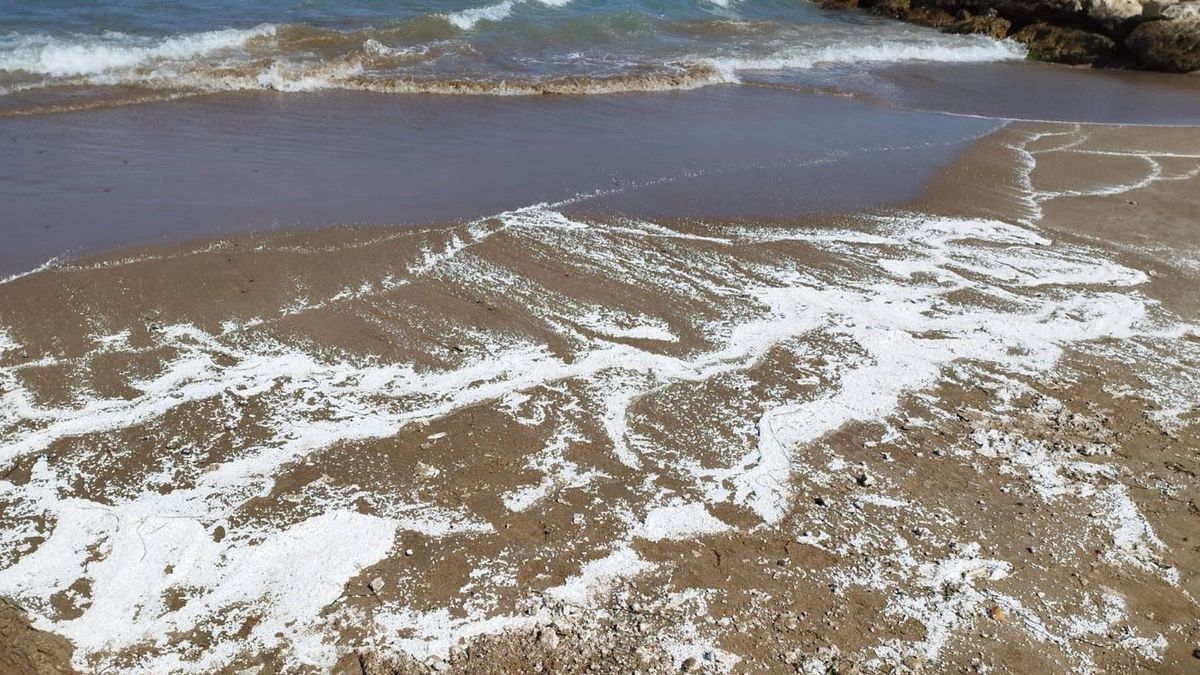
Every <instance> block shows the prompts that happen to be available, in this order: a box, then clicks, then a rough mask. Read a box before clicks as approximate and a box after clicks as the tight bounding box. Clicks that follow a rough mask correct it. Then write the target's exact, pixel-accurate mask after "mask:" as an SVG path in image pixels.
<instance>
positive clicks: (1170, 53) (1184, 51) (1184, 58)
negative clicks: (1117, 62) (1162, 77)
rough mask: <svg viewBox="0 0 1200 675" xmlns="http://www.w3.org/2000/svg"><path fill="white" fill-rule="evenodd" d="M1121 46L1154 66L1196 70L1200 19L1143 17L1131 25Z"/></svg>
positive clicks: (1199, 64)
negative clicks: (1171, 19) (1151, 18)
mask: <svg viewBox="0 0 1200 675" xmlns="http://www.w3.org/2000/svg"><path fill="white" fill-rule="evenodd" d="M1125 47H1126V48H1127V49H1129V51H1130V52H1132V53H1133V55H1134V56H1136V57H1137V58H1138V60H1139V61H1140V62H1141V63H1142V64H1143V65H1146V66H1149V67H1151V68H1154V69H1155V70H1165V71H1168V72H1172V73H1189V72H1191V71H1193V70H1200V19H1184V20H1179V21H1147V22H1146V23H1143V24H1141V25H1140V26H1138V27H1137V28H1134V29H1133V31H1132V32H1131V33H1130V34H1129V37H1128V38H1126V39H1125Z"/></svg>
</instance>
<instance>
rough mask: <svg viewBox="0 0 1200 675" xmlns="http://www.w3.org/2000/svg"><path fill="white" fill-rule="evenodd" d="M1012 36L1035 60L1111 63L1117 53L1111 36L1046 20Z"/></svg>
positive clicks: (1092, 63) (1079, 63) (1074, 64)
mask: <svg viewBox="0 0 1200 675" xmlns="http://www.w3.org/2000/svg"><path fill="white" fill-rule="evenodd" d="M1012 39H1013V40H1016V41H1017V42H1020V43H1021V44H1023V45H1025V47H1026V48H1027V49H1028V50H1029V56H1030V57H1032V58H1034V59H1037V60H1038V61H1053V62H1054V63H1066V64H1070V65H1072V66H1082V65H1095V64H1100V65H1103V64H1106V63H1111V62H1112V61H1113V60H1114V58H1115V57H1116V54H1117V43H1116V42H1114V41H1113V40H1112V39H1111V38H1108V37H1105V36H1103V35H1100V34H1098V33H1089V32H1087V31H1083V30H1078V29H1075V28H1061V27H1059V26H1051V25H1050V24H1048V23H1035V24H1033V25H1030V26H1026V27H1024V28H1022V29H1021V30H1019V31H1017V32H1016V33H1013V34H1012Z"/></svg>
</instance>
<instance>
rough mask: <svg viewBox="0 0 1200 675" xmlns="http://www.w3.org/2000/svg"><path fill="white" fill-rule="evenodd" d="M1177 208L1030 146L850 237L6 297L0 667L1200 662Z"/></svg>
mask: <svg viewBox="0 0 1200 675" xmlns="http://www.w3.org/2000/svg"><path fill="white" fill-rule="evenodd" d="M1197 195H1200V134H1196V132H1195V130H1194V129H1167V128H1127V127H1104V126H1079V125H1057V124H1056V125H1049V124H1016V125H1011V126H1009V127H1007V128H1005V129H1003V130H1001V131H999V132H997V133H996V134H993V135H992V136H989V137H988V138H985V139H984V140H982V141H980V142H979V143H977V144H976V145H975V146H973V147H972V148H971V149H970V150H969V151H968V153H967V154H966V155H965V156H964V157H962V158H961V159H960V160H959V161H957V162H956V163H955V164H954V165H953V166H951V167H949V168H948V169H947V170H946V171H945V172H944V173H943V174H942V175H941V176H940V177H939V178H938V179H937V180H936V181H935V182H934V184H933V185H931V186H930V188H929V189H928V191H927V193H926V195H925V196H924V197H922V198H921V199H920V200H919V201H917V202H915V203H912V204H908V205H905V206H903V207H902V208H897V209H892V210H888V211H880V212H878V213H871V214H857V215H845V216H839V217H821V218H819V219H817V218H814V219H811V220H800V221H794V222H730V221H715V222H710V221H703V220H689V221H686V222H678V221H671V222H667V221H661V222H646V221H638V220H629V219H621V218H617V217H613V216H611V215H607V216H606V215H600V214H596V213H589V209H588V204H587V202H586V201H583V202H576V203H570V204H559V205H540V206H535V207H530V208H527V209H523V210H519V211H514V212H509V213H505V214H501V215H499V216H496V217H493V218H487V219H483V220H479V221H476V222H472V223H468V224H463V225H455V226H446V227H431V228H419V229H411V230H410V229H405V230H351V231H331V232H318V233H300V234H291V235H271V236H269V237H260V238H253V237H252V238H241V239H238V240H230V241H220V242H215V243H212V244H209V245H205V246H203V247H199V248H175V249H170V250H154V251H136V252H129V253H127V254H123V255H119V256H110V257H107V258H102V259H94V260H85V261H79V262H76V263H72V264H64V265H61V266H59V267H56V268H53V269H49V270H46V271H43V272H40V273H37V274H34V275H31V276H28V277H23V278H20V279H17V280H14V281H11V282H9V283H6V284H3V285H0V330H2V331H3V332H2V333H0V396H2V398H0V405H2V406H3V407H2V408H0V410H3V416H2V418H0V421H2V423H0V476H3V479H2V480H0V543H2V544H3V546H0V595H2V596H4V597H6V598H8V599H9V602H10V603H11V605H4V606H3V607H0V612H2V613H0V621H3V623H0V639H3V640H4V641H5V643H4V644H0V664H5V665H7V664H9V663H12V664H17V665H16V666H13V667H14V668H18V669H19V670H21V671H28V670H30V669H32V670H34V671H35V672H60V671H63V670H66V669H67V668H68V664H67V663H66V661H67V659H68V657H67V654H68V652H69V651H70V649H69V648H68V647H67V646H66V643H65V642H64V639H65V640H69V641H70V643H71V644H72V645H73V655H72V656H71V657H70V658H71V665H73V666H74V668H75V669H76V670H78V671H81V672H206V673H207V672H230V673H232V672H245V670H244V669H247V668H248V669H250V671H249V672H325V671H328V670H330V669H332V670H334V671H335V672H344V673H372V674H373V673H387V672H425V671H427V670H433V671H439V672H441V671H451V672H505V673H507V672H513V673H516V672H530V671H533V672H585V671H599V672H633V671H637V672H647V673H649V672H673V671H678V670H680V669H683V670H696V671H704V672H806V673H808V672H813V673H824V672H839V673H845V672H902V673H904V672H1019V673H1024V672H1055V673H1058V672H1063V673H1067V672H1116V673H1120V672H1144V671H1149V672H1164V673H1167V672H1194V671H1195V669H1196V668H1197V666H1198V665H1200V660H1197V657H1196V656H1195V655H1194V650H1196V649H1198V648H1200V619H1198V617H1200V607H1198V605H1197V602H1196V600H1195V598H1196V596H1197V594H1200V554H1198V552H1200V547H1198V546H1197V542H1196V541H1195V538H1196V537H1197V536H1200V534H1197V533H1200V527H1198V525H1200V512H1198V511H1197V505H1196V499H1197V496H1198V495H1197V490H1198V479H1197V476H1198V474H1200V456H1198V448H1200V417H1198V414H1197V413H1198V412H1200V408H1198V404H1200V329H1198V328H1197V325H1196V324H1197V316H1198V314H1200V304H1198V303H1200V298H1198V294H1197V293H1196V292H1195V291H1196V289H1197V288H1200V229H1198V228H1197V227H1196V225H1197V223H1198V222H1200V199H1198V198H1197ZM15 607H20V608H22V609H23V611H24V612H27V613H28V617H29V619H25V618H23V615H22V613H21V612H20V611H18V610H16V609H15ZM30 620H31V621H32V622H33V628H31V627H30V626H29V624H28V623H27V621H30ZM35 629H36V630H35ZM29 635H36V639H31V638H28V637H27V636H29ZM56 669H58V670H56Z"/></svg>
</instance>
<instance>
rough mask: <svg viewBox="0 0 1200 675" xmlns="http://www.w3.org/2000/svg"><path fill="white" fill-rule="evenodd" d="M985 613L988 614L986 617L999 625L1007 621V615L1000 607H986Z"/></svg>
mask: <svg viewBox="0 0 1200 675" xmlns="http://www.w3.org/2000/svg"><path fill="white" fill-rule="evenodd" d="M987 613H988V617H989V618H990V619H991V620H992V621H999V622H1000V623H1004V622H1005V621H1006V620H1007V619H1008V614H1007V613H1006V612H1005V611H1004V608H1003V607H1001V606H1000V605H992V606H991V607H988V611H987Z"/></svg>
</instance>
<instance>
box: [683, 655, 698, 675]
mask: <svg viewBox="0 0 1200 675" xmlns="http://www.w3.org/2000/svg"><path fill="white" fill-rule="evenodd" d="M679 669H680V670H682V671H683V672H685V673H694V672H696V671H698V670H700V661H699V660H697V659H696V657H694V656H689V657H687V658H686V659H684V660H683V664H681V665H680V667H679Z"/></svg>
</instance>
